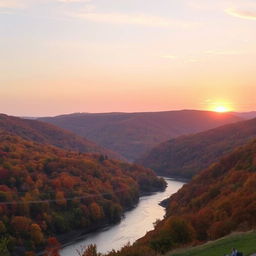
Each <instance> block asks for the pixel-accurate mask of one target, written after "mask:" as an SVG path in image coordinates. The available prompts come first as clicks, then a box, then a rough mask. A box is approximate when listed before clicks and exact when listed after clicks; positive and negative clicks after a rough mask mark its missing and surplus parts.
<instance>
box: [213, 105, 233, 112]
mask: <svg viewBox="0 0 256 256" xmlns="http://www.w3.org/2000/svg"><path fill="white" fill-rule="evenodd" d="M213 110H214V111H215V112H218V113H225V112H229V111H230V109H229V108H228V107H226V106H216V107H215V108H214V109H213Z"/></svg>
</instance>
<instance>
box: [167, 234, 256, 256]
mask: <svg viewBox="0 0 256 256" xmlns="http://www.w3.org/2000/svg"><path fill="white" fill-rule="evenodd" d="M233 247H235V248H237V249H238V250H239V251H241V252H243V253H244V256H247V255H251V254H252V253H256V231H253V232H247V233H236V234H232V235H229V236H226V237H224V238H221V239H218V240H216V241H213V242H208V243H206V244H204V245H201V246H197V247H194V248H189V249H182V250H178V251H175V252H171V253H168V254H166V256H222V255H226V254H230V252H231V249H232V248H233Z"/></svg>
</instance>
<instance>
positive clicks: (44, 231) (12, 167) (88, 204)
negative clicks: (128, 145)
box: [0, 132, 165, 256]
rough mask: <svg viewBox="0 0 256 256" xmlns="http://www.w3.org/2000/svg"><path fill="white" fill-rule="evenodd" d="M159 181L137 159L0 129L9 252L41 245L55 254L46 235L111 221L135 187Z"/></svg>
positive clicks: (3, 222) (134, 195)
mask: <svg viewBox="0 0 256 256" xmlns="http://www.w3.org/2000/svg"><path fill="white" fill-rule="evenodd" d="M164 187H165V183H164V181H163V180H162V179H158V178H157V177H156V176H155V174H154V173H153V172H152V171H150V170H148V169H145V168H143V167H140V166H138V165H132V164H128V163H124V162H120V161H115V160H110V159H108V157H105V156H102V155H98V154H82V153H75V152H70V151H64V150H60V149H58V148H55V147H52V146H47V145H42V144H37V143H34V142H31V141H26V140H24V139H22V138H20V137H18V136H13V135H10V134H7V133H5V132H0V233H1V234H0V235H1V236H2V237H5V238H8V244H7V247H8V250H9V251H10V252H11V253H12V254H13V253H16V254H18V255H20V256H22V255H25V254H28V253H30V254H31V253H33V252H35V251H40V250H44V248H46V247H47V248H48V251H47V256H48V255H50V256H55V255H57V254H56V253H57V252H56V253H55V251H53V248H54V246H52V244H54V243H55V244H57V242H56V241H55V240H54V238H51V239H50V237H59V235H60V234H65V233H68V232H69V231H74V230H77V231H79V230H80V232H88V231H91V230H94V229H96V228H99V227H102V226H104V225H106V224H109V223H115V222H117V221H119V220H120V218H121V216H122V214H123V212H124V210H125V209H126V208H129V207H131V206H133V205H134V204H135V203H137V201H138V198H139V195H140V193H142V192H150V191H156V190H161V189H163V188H164Z"/></svg>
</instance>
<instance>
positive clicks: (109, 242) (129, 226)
mask: <svg viewBox="0 0 256 256" xmlns="http://www.w3.org/2000/svg"><path fill="white" fill-rule="evenodd" d="M165 180H166V182H167V185H168V186H167V188H166V190H165V191H164V192H157V193H154V194H153V195H150V196H143V197H141V198H140V201H139V204H138V206H137V207H136V208H134V209H133V210H131V211H129V212H126V213H125V216H124V218H123V219H122V221H121V222H120V223H119V224H116V225H114V226H111V227H108V228H105V229H103V230H99V231H97V232H94V233H91V234H88V235H87V236H86V238H85V239H84V240H82V241H79V242H76V243H74V244H72V245H69V246H67V247H65V248H64V249H62V250H61V253H60V254H61V256H78V254H77V252H76V250H80V249H81V247H84V246H87V245H89V244H96V245H97V248H98V251H99V252H101V253H106V252H108V251H111V250H112V249H115V250H117V249H120V248H122V247H123V246H124V245H125V244H127V243H128V242H130V243H133V242H135V241H136V240H137V239H139V238H141V237H142V236H144V235H145V234H146V233H147V232H148V231H150V230H152V229H153V228H154V226H153V223H154V222H155V221H156V220H157V219H163V217H164V215H165V209H164V208H163V207H162V206H160V205H159V203H160V202H161V201H162V200H164V199H166V198H168V197H169V196H170V195H172V194H174V193H175V192H177V191H178V190H179V189H180V188H181V187H182V186H183V185H184V182H181V181H176V180H173V179H168V178H165Z"/></svg>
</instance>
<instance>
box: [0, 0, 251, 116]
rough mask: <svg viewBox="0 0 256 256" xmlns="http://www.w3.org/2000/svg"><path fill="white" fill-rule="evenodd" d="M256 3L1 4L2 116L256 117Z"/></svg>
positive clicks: (28, 0)
mask: <svg viewBox="0 0 256 256" xmlns="http://www.w3.org/2000/svg"><path fill="white" fill-rule="evenodd" d="M255 59H256V1H255V0H232V1H228V0H215V1H212V0H178V1H177V0H0V112H1V113H6V114H10V115H17V116H46V115H47V116H52V115H58V114H64V113H73V112H113V111H114V112H117V111H124V112H138V111H163V110H177V109H205V110H213V109H214V108H216V107H220V106H224V107H226V108H227V109H229V110H232V111H251V110H256V96H255V95H256V75H255V73H256V69H255Z"/></svg>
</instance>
